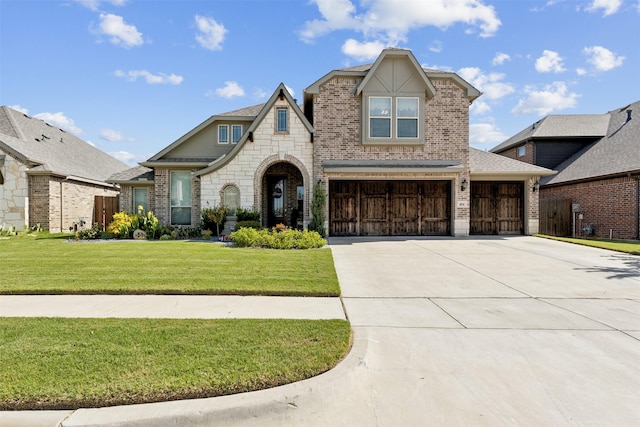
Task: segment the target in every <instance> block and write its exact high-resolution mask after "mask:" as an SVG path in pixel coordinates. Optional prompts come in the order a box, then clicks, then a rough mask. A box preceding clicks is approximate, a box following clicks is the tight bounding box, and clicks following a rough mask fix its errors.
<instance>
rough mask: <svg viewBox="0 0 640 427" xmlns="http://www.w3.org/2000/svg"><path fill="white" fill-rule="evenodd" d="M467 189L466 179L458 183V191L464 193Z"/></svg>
mask: <svg viewBox="0 0 640 427" xmlns="http://www.w3.org/2000/svg"><path fill="white" fill-rule="evenodd" d="M466 189H467V178H464V179H463V180H462V182H461V183H460V191H464V190H466Z"/></svg>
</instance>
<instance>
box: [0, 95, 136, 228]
mask: <svg viewBox="0 0 640 427" xmlns="http://www.w3.org/2000/svg"><path fill="white" fill-rule="evenodd" d="M127 168H128V166H127V165H126V164H124V163H122V162H120V161H118V160H116V159H115V158H113V157H111V156H109V155H107V154H106V153H104V152H102V151H100V150H98V149H97V148H95V147H93V146H92V145H90V144H88V143H86V142H84V141H82V140H81V139H80V138H78V137H76V136H74V135H72V134H70V133H67V132H65V131H64V130H62V129H58V128H56V127H54V126H51V125H49V124H48V123H46V122H43V121H42V120H39V119H36V118H33V117H30V116H28V115H26V114H23V113H21V112H19V111H16V110H13V109H12V108H9V107H0V226H6V227H9V226H15V227H16V228H17V229H18V230H22V229H24V227H25V225H26V226H29V227H35V226H38V225H39V226H40V227H42V228H43V229H48V230H50V231H51V232H60V231H69V230H73V229H77V228H79V227H82V228H86V227H91V225H92V224H93V221H94V218H96V212H95V200H96V197H99V198H105V197H106V198H109V197H111V198H115V197H117V195H118V189H117V187H116V186H114V185H113V184H108V183H106V182H105V180H106V179H107V178H108V177H109V176H111V175H113V174H114V173H116V172H118V171H121V170H124V169H127ZM115 201H116V202H117V200H115ZM98 214H99V212H98ZM98 216H99V215H98Z"/></svg>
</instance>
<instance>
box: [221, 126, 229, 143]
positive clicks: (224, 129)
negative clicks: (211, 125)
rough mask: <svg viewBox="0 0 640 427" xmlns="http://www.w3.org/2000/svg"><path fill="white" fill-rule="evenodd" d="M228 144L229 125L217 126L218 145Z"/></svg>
mask: <svg viewBox="0 0 640 427" xmlns="http://www.w3.org/2000/svg"><path fill="white" fill-rule="evenodd" d="M228 143H229V125H219V126H218V144H228Z"/></svg>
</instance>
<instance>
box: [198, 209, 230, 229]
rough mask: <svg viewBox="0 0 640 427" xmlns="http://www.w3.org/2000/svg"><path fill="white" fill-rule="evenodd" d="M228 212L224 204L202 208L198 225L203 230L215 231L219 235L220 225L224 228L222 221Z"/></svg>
mask: <svg viewBox="0 0 640 427" xmlns="http://www.w3.org/2000/svg"><path fill="white" fill-rule="evenodd" d="M228 214H229V209H228V208H226V207H224V206H214V207H212V208H204V209H202V210H201V211H200V217H201V218H202V221H201V222H200V225H201V227H202V229H203V230H211V231H215V232H216V236H220V227H222V228H224V222H225V219H226V218H227V215H228Z"/></svg>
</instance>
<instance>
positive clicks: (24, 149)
mask: <svg viewBox="0 0 640 427" xmlns="http://www.w3.org/2000/svg"><path fill="white" fill-rule="evenodd" d="M0 149H2V150H3V151H6V152H7V153H9V154H11V155H12V156H14V157H16V158H18V159H19V160H21V161H22V162H24V163H26V164H28V165H29V167H30V170H29V171H28V173H32V174H33V173H42V174H54V175H60V176H64V177H69V178H74V179H80V180H89V181H91V182H98V183H103V182H104V181H105V180H106V179H107V178H109V176H111V175H112V174H114V173H116V172H120V171H122V170H125V169H127V168H128V167H129V166H127V165H126V164H125V163H122V162H121V161H119V160H117V159H115V158H114V157H111V156H110V155H108V154H107V153H105V152H103V151H101V150H99V149H97V148H96V147H94V146H92V145H91V144H89V143H87V142H85V141H83V140H81V139H80V138H78V137H77V136H75V135H72V134H70V133H68V132H65V131H64V130H62V129H59V128H57V127H55V126H52V125H50V124H48V123H46V122H44V121H42V120H39V119H36V118H33V117H30V116H28V115H26V114H23V113H21V112H19V111H16V110H14V109H12V108H9V107H6V106H3V107H0Z"/></svg>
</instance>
